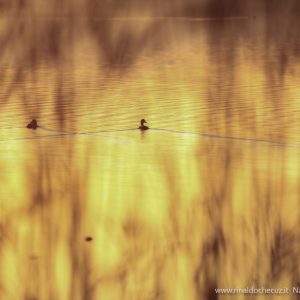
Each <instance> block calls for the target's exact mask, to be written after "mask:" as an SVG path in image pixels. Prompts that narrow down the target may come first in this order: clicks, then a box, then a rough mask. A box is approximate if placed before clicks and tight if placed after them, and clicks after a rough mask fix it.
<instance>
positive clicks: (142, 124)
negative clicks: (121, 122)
mask: <svg viewBox="0 0 300 300" xmlns="http://www.w3.org/2000/svg"><path fill="white" fill-rule="evenodd" d="M144 123H147V121H146V120H145V119H142V120H141V126H140V127H139V129H140V130H147V129H149V127H148V126H146V125H144Z"/></svg>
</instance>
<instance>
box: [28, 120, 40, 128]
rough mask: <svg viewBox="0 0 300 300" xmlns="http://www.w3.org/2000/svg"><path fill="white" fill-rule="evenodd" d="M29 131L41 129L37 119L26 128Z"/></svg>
mask: <svg viewBox="0 0 300 300" xmlns="http://www.w3.org/2000/svg"><path fill="white" fill-rule="evenodd" d="M26 127H27V128H28V129H37V128H38V127H39V125H38V123H37V121H36V119H32V121H31V122H30V123H29V124H28V125H27V126H26Z"/></svg>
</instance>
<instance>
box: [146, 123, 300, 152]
mask: <svg viewBox="0 0 300 300" xmlns="http://www.w3.org/2000/svg"><path fill="white" fill-rule="evenodd" d="M151 130H157V131H166V132H170V133H178V134H189V135H193V136H201V137H206V138H211V139H224V140H235V141H244V142H253V143H265V144H269V145H273V146H279V147H297V148H300V144H298V143H297V144H290V143H285V142H281V141H272V140H264V139H256V138H245V137H236V136H228V135H219V134H210V133H201V132H189V131H181V130H173V129H165V128H151Z"/></svg>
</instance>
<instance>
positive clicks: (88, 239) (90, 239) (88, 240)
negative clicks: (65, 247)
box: [85, 236, 93, 242]
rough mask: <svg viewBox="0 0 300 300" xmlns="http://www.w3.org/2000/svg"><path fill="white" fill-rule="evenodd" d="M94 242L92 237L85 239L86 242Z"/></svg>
mask: <svg viewBox="0 0 300 300" xmlns="http://www.w3.org/2000/svg"><path fill="white" fill-rule="evenodd" d="M92 240H93V238H92V237H90V236H87V237H86V238H85V241H86V242H91V241H92Z"/></svg>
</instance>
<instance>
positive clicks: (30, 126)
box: [26, 119, 149, 131]
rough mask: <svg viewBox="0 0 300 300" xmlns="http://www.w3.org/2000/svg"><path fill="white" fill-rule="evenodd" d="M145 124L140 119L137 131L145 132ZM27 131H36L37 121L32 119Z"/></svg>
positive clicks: (143, 120)
mask: <svg viewBox="0 0 300 300" xmlns="http://www.w3.org/2000/svg"><path fill="white" fill-rule="evenodd" d="M145 123H147V121H146V120H145V119H142V120H141V125H140V127H139V128H138V129H140V130H142V131H145V130H148V129H149V127H148V126H146V125H144V124H145ZM26 127H27V128H28V129H33V130H35V129H37V128H38V127H39V125H38V123H37V120H36V119H32V120H31V122H30V123H29V124H28V125H27V126H26Z"/></svg>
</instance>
